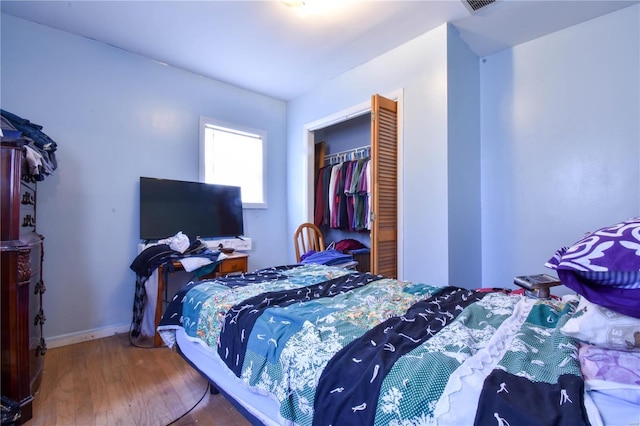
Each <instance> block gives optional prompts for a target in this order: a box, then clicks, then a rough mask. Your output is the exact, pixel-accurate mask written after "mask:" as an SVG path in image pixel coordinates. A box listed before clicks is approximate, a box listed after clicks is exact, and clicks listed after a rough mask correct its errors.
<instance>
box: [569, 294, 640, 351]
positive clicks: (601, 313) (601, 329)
mask: <svg viewBox="0 0 640 426" xmlns="http://www.w3.org/2000/svg"><path fill="white" fill-rule="evenodd" d="M560 332H562V334H564V335H567V336H571V337H573V338H576V339H578V340H580V341H582V342H585V343H589V344H591V345H593V346H598V347H601V348H605V349H616V350H624V351H640V319H638V318H633V317H629V316H626V315H623V314H620V313H618V312H615V311H612V310H611V309H607V308H605V307H603V306H600V305H596V304H595V303H591V302H589V301H588V300H587V299H586V298H584V297H580V302H579V303H578V307H577V308H576V311H575V312H574V313H573V315H572V317H571V318H570V319H569V320H568V321H567V322H566V324H565V325H564V326H562V328H561V329H560Z"/></svg>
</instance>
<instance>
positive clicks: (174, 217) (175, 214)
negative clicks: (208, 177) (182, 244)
mask: <svg viewBox="0 0 640 426" xmlns="http://www.w3.org/2000/svg"><path fill="white" fill-rule="evenodd" d="M179 231H182V232H183V233H184V234H185V235H187V236H188V237H189V238H196V237H197V238H218V237H220V238H222V237H239V236H241V235H243V233H244V224H243V219H242V196H241V190H240V187H238V186H227V185H212V184H207V183H201V182H185V181H179V180H170V179H157V178H150V177H140V239H141V240H160V239H163V238H168V237H172V236H174V235H175V234H177V233H178V232H179Z"/></svg>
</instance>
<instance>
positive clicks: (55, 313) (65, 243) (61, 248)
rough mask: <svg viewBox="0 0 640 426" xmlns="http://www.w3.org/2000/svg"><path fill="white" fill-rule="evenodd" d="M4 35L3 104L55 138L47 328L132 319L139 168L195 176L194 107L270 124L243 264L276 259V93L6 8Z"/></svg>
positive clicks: (283, 244)
mask: <svg viewBox="0 0 640 426" xmlns="http://www.w3.org/2000/svg"><path fill="white" fill-rule="evenodd" d="M1 35H2V58H1V59H2V86H1V90H2V91H1V98H0V99H1V103H2V108H4V109H6V110H8V111H11V112H13V113H15V114H18V115H20V116H22V117H24V118H27V119H29V120H31V121H33V122H34V123H38V124H41V125H42V126H44V129H43V131H44V132H45V133H47V134H48V135H49V136H51V137H52V138H53V139H54V140H55V141H56V142H57V143H58V144H59V149H58V151H57V153H56V154H57V158H58V162H59V169H58V170H57V171H56V172H55V173H54V174H53V175H52V176H50V177H48V178H47V179H46V180H45V181H44V182H42V183H41V184H39V186H38V224H37V229H38V230H39V231H40V232H41V233H42V234H43V235H44V236H45V257H44V279H45V282H46V285H47V293H46V294H45V300H44V307H45V311H46V315H47V322H46V324H45V327H44V332H45V335H46V336H48V337H52V336H54V337H56V336H64V335H69V334H73V333H84V332H86V331H87V330H98V329H102V328H105V327H114V326H121V325H123V324H124V325H127V324H128V323H130V321H131V312H132V306H133V291H134V282H135V275H134V273H133V272H132V271H131V270H130V269H129V265H130V264H131V261H132V260H133V259H134V257H135V256H136V253H137V251H136V250H137V244H138V242H139V239H138V236H139V224H138V222H139V216H138V214H139V208H138V204H139V200H138V194H139V193H138V181H139V177H140V176H151V177H164V178H171V179H181V180H198V120H199V116H201V115H203V116H207V117H214V118H216V119H219V120H223V121H227V122H230V123H237V124H240V125H243V126H247V127H252V128H258V129H264V130H266V131H267V134H268V136H267V161H268V167H267V173H268V187H267V193H268V197H269V198H268V202H269V208H268V209H266V210H245V212H244V219H245V233H246V235H248V236H250V237H252V239H253V248H254V250H253V251H251V252H250V258H249V267H250V268H251V269H255V268H259V267H266V266H271V265H274V264H279V263H282V262H283V261H284V255H283V253H285V252H286V250H287V248H288V247H287V246H288V245H289V244H288V242H289V239H283V238H282V235H284V234H285V233H286V232H287V229H286V222H285V215H286V207H285V206H286V196H285V193H284V191H283V190H282V188H283V187H284V186H285V180H286V178H285V171H284V170H285V167H284V161H285V160H284V159H285V109H286V105H285V103H284V102H281V101H278V100H274V99H271V98H268V97H265V96H262V95H258V94H255V93H251V92H248V91H245V90H240V89H238V88H235V87H232V86H229V85H226V84H222V83H219V82H216V81H213V80H210V79H206V78H203V77H201V76H198V75H195V74H192V73H188V72H185V71H182V70H178V69H176V68H172V67H168V66H165V65H162V64H160V63H157V62H154V61H150V60H148V59H145V58H142V57H139V56H136V55H133V54H130V53H127V52H125V51H122V50H119V49H116V48H114V47H111V46H108V45H105V44H102V43H97V42H95V41H92V40H88V39H85V38H81V37H77V36H74V35H71V34H68V33H65V32H61V31H57V30H53V29H50V28H47V27H44V26H41V25H38V24H34V23H31V22H27V21H24V20H21V19H18V18H14V17H12V16H9V15H4V14H3V15H2V34H1Z"/></svg>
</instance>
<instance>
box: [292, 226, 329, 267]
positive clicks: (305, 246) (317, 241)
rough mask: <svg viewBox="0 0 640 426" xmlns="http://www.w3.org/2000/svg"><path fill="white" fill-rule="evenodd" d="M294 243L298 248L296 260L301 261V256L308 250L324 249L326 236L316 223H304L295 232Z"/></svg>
mask: <svg viewBox="0 0 640 426" xmlns="http://www.w3.org/2000/svg"><path fill="white" fill-rule="evenodd" d="M293 244H294V246H295V248H296V261H297V262H298V263H300V257H301V256H302V255H303V254H305V253H306V252H308V251H310V250H314V251H323V250H324V237H323V236H322V231H320V228H318V227H317V226H316V225H314V224H313V223H303V224H302V225H300V226H298V229H296V232H295V233H294V234H293Z"/></svg>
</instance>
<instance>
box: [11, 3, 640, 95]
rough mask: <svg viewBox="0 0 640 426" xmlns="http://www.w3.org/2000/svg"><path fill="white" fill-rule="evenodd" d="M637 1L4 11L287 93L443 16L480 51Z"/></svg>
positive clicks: (79, 6)
mask: <svg viewBox="0 0 640 426" xmlns="http://www.w3.org/2000/svg"><path fill="white" fill-rule="evenodd" d="M639 1H640V0H633V1H615V0H602V1H600V0H585V1H581V0H530V1H528V0H498V1H497V2H496V3H493V4H490V5H489V6H486V7H485V8H482V9H480V10H479V11H478V12H476V14H471V13H470V12H469V10H468V9H467V8H466V6H465V5H464V4H463V3H462V0H443V1H436V0H428V1H415V0H414V1H401V0H395V1H374V0H367V1H362V0H307V1H306V3H307V7H313V6H314V5H316V4H318V3H320V4H322V6H323V7H325V8H326V9H325V10H318V11H316V13H310V14H308V15H306V16H301V15H302V13H301V12H300V10H299V9H296V8H294V7H290V6H288V5H287V4H285V3H287V2H282V1H166V0H164V1H145V0H137V1H90V0H82V1H31V0H24V1H8V0H2V1H1V2H0V5H1V6H0V7H1V10H2V12H3V13H6V14H9V15H13V16H16V17H19V18H22V19H26V20H29V21H32V22H37V23H40V24H43V25H46V26H49V27H52V28H56V29H59V30H63V31H67V32H69V33H73V34H77V35H79V36H83V37H87V38H89V39H93V40H97V41H100V42H103V43H107V44H109V45H112V46H115V47H118V48H120V49H123V50H126V51H129V52H132V53H135V54H139V55H142V56H145V57H148V58H151V59H154V60H156V61H159V62H162V63H165V64H169V65H172V66H174V67H178V68H182V69H184V70H188V71H191V72H194V73H196V74H200V75H203V76H206V77H210V78H213V79H215V80H219V81H223V82H226V83H230V84H233V85H236V86H239V87H242V88H245V89H248V90H251V91H254V92H258V93H262V94H265V95H268V96H271V97H275V98H277V99H282V100H285V101H286V100H290V99H293V98H295V97H296V96H298V95H300V94H302V93H304V92H306V91H308V90H309V89H311V88H313V87H316V86H317V85H319V84H321V83H323V82H324V81H327V80H330V79H332V78H334V77H336V76H338V75H340V74H342V73H343V72H345V71H347V70H349V69H351V68H353V67H356V66H357V65H359V64H362V63H364V62H367V61H369V60H370V59H373V58H375V57H376V56H378V55H380V54H382V53H384V52H386V51H388V50H391V49H393V48H395V47H397V46H399V45H401V44H403V43H405V42H406V41H408V40H411V39H412V38H415V37H417V36H418V35H420V34H423V33H425V32H427V31H429V30H431V29H433V28H435V27H437V26H439V25H441V24H443V23H445V22H451V23H452V24H453V25H454V26H455V27H456V28H457V29H458V31H459V32H460V36H461V37H462V39H463V40H464V41H465V42H466V43H467V44H468V45H469V47H470V48H471V49H472V50H473V51H474V52H475V53H476V54H477V55H478V56H479V57H482V56H486V55H489V54H492V53H495V52H497V51H499V50H502V49H504V48H507V47H511V46H515V45H517V44H520V43H523V42H525V41H528V40H532V39H535V38H537V37H540V36H543V35H545V34H549V33H552V32H555V31H558V30H560V29H563V28H566V27H569V26H572V25H575V24H578V23H580V22H584V21H587V20H589V19H593V18H595V17H598V16H600V15H603V14H606V13H610V12H612V11H614V10H617V9H621V8H624V7H628V6H631V5H633V4H637V3H638V2H639Z"/></svg>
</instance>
